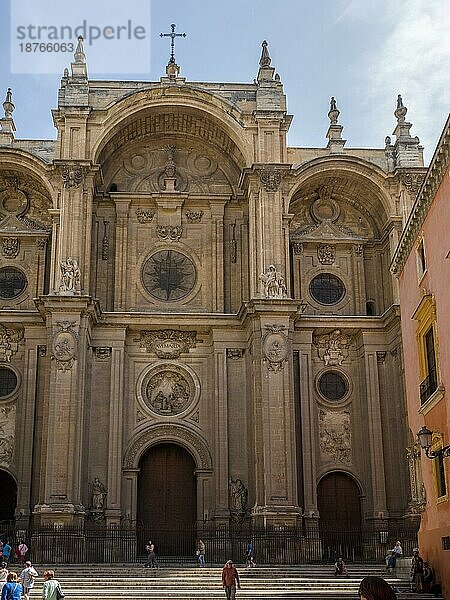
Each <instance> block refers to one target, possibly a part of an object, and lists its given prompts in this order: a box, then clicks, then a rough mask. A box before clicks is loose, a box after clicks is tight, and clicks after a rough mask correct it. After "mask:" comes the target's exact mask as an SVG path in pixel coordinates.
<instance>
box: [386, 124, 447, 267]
mask: <svg viewBox="0 0 450 600" xmlns="http://www.w3.org/2000/svg"><path fill="white" fill-rule="evenodd" d="M449 156H450V116H449V117H448V119H447V122H446V124H445V127H444V130H443V132H442V135H441V138H440V140H439V143H438V145H437V147H436V150H435V153H434V156H433V159H432V161H431V164H430V166H429V168H428V171H427V174H426V177H425V181H424V182H423V184H422V187H421V188H420V191H419V195H418V196H417V198H416V201H415V202H414V205H413V207H412V210H411V213H410V215H409V218H408V221H407V223H406V226H405V229H404V230H403V234H402V237H401V238H400V241H399V243H398V246H397V249H396V251H395V254H394V258H393V259H392V262H391V272H392V273H393V274H394V275H398V274H399V273H400V272H401V271H402V269H403V267H404V265H405V262H406V259H407V258H408V256H409V253H410V251H411V248H412V247H413V245H414V243H415V241H416V239H417V236H418V234H419V231H420V228H421V227H422V225H423V222H424V221H425V218H426V216H427V214H428V210H429V208H430V206H431V204H432V202H433V200H434V197H435V196H436V192H437V190H438V188H439V186H440V185H441V182H442V179H443V177H444V173H445V171H446V169H447V166H448V164H449Z"/></svg>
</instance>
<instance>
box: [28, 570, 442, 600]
mask: <svg viewBox="0 0 450 600" xmlns="http://www.w3.org/2000/svg"><path fill="white" fill-rule="evenodd" d="M35 567H36V569H37V571H38V572H39V573H40V574H41V575H42V573H43V572H44V570H45V569H47V568H52V569H54V570H55V573H56V577H57V579H58V580H59V581H60V582H61V585H62V588H63V590H64V593H65V594H66V597H67V598H68V600H69V599H70V600H117V599H118V598H124V597H126V598H127V600H144V599H148V600H215V599H216V598H218V599H222V600H223V598H225V594H224V591H223V589H222V586H221V572H222V566H213V567H205V568H200V567H198V566H197V565H196V564H194V565H193V564H191V565H190V566H189V567H184V568H183V567H178V566H177V567H175V566H174V567H172V568H168V567H167V566H164V567H163V568H160V569H148V568H143V566H142V565H135V564H134V565H131V564H130V565H85V564H83V565H52V566H51V567H48V566H45V565H35ZM237 567H238V570H239V574H240V577H241V585H242V589H241V590H240V591H239V592H238V595H237V596H238V600H239V599H242V600H243V599H245V600H262V599H264V600H296V599H297V600H313V599H314V600H320V599H323V600H350V599H353V600H356V598H357V590H358V587H359V583H360V581H361V579H362V578H363V577H365V576H366V575H379V576H383V575H386V574H385V571H384V569H383V568H382V567H380V565H350V567H349V577H342V578H341V577H338V578H336V577H334V576H333V575H332V572H333V567H332V565H296V566H283V565H281V566H277V567H274V566H273V565H268V566H264V567H262V566H257V567H255V568H253V569H245V568H243V567H241V566H240V565H237ZM386 579H387V581H389V583H391V584H392V585H393V586H394V587H396V588H397V589H398V590H400V593H399V598H401V599H404V600H416V599H418V598H422V599H424V598H434V596H431V595H428V594H420V595H419V594H412V593H410V591H409V583H408V582H407V581H406V580H402V579H400V578H396V577H394V576H386ZM41 582H42V579H38V580H37V583H36V585H35V587H34V589H33V592H32V596H31V597H32V598H33V597H34V598H36V600H38V598H40V594H41V585H42V583H41Z"/></svg>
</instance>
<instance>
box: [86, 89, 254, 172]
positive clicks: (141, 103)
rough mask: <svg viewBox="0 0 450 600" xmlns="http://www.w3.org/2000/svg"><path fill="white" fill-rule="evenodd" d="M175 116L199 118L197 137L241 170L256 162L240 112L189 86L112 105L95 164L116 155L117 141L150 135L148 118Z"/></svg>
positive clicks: (134, 96) (135, 96) (94, 150)
mask: <svg viewBox="0 0 450 600" xmlns="http://www.w3.org/2000/svg"><path fill="white" fill-rule="evenodd" d="M174 113H177V114H185V115H194V116H195V117H196V119H198V127H197V129H196V134H197V135H199V136H200V137H204V139H205V140H208V141H209V142H210V143H212V144H216V145H217V146H218V147H219V148H220V149H221V151H223V152H226V153H227V154H228V155H229V158H230V159H232V160H234V161H235V162H236V164H237V165H238V166H239V168H241V169H243V168H244V167H246V166H250V165H251V163H252V162H253V156H252V147H251V143H250V141H249V140H247V139H246V136H245V130H244V127H243V126H242V124H241V123H240V117H241V115H240V112H239V110H238V109H237V108H236V107H234V106H233V105H232V104H230V103H228V102H226V101H225V100H223V99H220V98H218V97H216V96H214V95H212V94H209V93H207V92H205V91H203V90H196V89H192V88H190V87H189V86H185V87H183V88H180V87H178V86H177V87H167V88H165V87H163V88H153V89H148V90H142V91H139V92H136V93H133V94H130V95H129V96H126V97H125V98H124V99H123V100H121V101H120V102H117V103H116V104H114V105H113V106H111V108H110V109H109V110H108V112H107V117H106V118H105V120H104V121H103V122H102V123H101V131H102V135H101V136H99V137H98V139H97V140H96V141H95V142H94V145H93V148H92V159H93V161H94V162H95V163H97V164H101V163H102V162H104V160H105V157H106V154H109V153H110V152H111V151H113V152H114V150H115V145H116V143H117V142H118V143H119V144H120V143H123V142H124V141H125V142H127V141H130V140H131V139H135V138H136V137H137V136H139V135H147V134H151V133H152V130H151V128H150V129H148V128H146V119H148V117H151V116H152V115H159V116H161V115H164V114H174ZM147 124H148V120H147ZM180 132H181V129H180ZM167 133H170V132H169V131H168V132H167ZM118 134H119V137H117V136H118ZM120 136H122V137H120ZM107 147H108V150H106V148H107Z"/></svg>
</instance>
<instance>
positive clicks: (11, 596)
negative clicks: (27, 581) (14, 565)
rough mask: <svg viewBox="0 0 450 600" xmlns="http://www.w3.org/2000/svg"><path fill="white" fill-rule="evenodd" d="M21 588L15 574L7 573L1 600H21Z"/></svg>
mask: <svg viewBox="0 0 450 600" xmlns="http://www.w3.org/2000/svg"><path fill="white" fill-rule="evenodd" d="M21 596H22V586H21V585H20V583H19V578H18V576H17V573H13V572H11V573H8V576H7V578H6V583H5V585H4V586H3V588H2V598H1V600H21Z"/></svg>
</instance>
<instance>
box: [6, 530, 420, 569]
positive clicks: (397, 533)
mask: <svg viewBox="0 0 450 600" xmlns="http://www.w3.org/2000/svg"><path fill="white" fill-rule="evenodd" d="M0 537H1V538H2V539H3V540H5V539H8V540H9V542H10V544H11V545H12V546H13V547H15V546H14V545H15V544H16V545H17V544H18V543H20V541H22V540H24V541H25V542H26V544H27V545H28V546H29V548H30V554H29V557H30V560H32V561H34V562H36V563H41V564H42V563H44V564H52V563H63V564H64V563H71V564H73V563H78V564H80V563H139V562H142V563H144V562H145V560H146V552H145V545H146V543H147V542H148V541H149V540H151V541H152V542H153V543H154V544H155V546H156V550H157V560H158V562H160V563H161V564H165V563H169V564H176V563H181V562H183V563H185V562H188V561H191V560H192V562H193V563H194V562H195V561H196V556H195V550H196V547H197V540H198V539H199V538H201V539H202V540H203V542H204V543H205V546H206V560H207V562H208V563H210V564H214V563H217V564H223V563H224V562H225V561H226V560H228V559H232V560H233V561H234V562H236V563H242V562H244V560H245V550H246V547H247V544H248V542H249V541H251V542H252V544H253V554H254V558H255V561H256V563H259V564H287V565H295V564H302V563H328V562H333V561H335V560H336V558H338V557H339V556H342V557H343V558H344V559H345V560H346V561H349V562H367V563H370V562H373V563H377V562H378V563H381V562H383V560H384V558H385V556H386V554H387V552H388V550H389V549H391V548H393V546H394V545H395V542H396V540H400V542H401V544H402V546H403V551H404V554H405V555H406V556H411V555H412V549H413V547H415V546H416V545H417V529H416V528H409V527H397V528H395V529H389V530H386V531H370V532H364V531H359V530H358V531H351V530H347V531H332V530H326V531H319V529H318V528H313V529H309V530H308V529H304V528H296V527H265V528H251V527H232V526H216V525H213V524H211V525H209V524H205V525H202V526H200V527H197V528H187V529H183V530H180V529H177V530H168V529H164V530H162V529H161V530H159V529H155V528H153V529H151V530H150V529H146V528H134V529H125V528H122V527H101V526H98V527H91V526H89V527H87V526H85V527H63V528H56V527H40V528H33V529H29V530H23V529H17V528H16V527H15V525H14V524H10V525H9V526H6V525H3V526H2V525H1V524H0Z"/></svg>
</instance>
